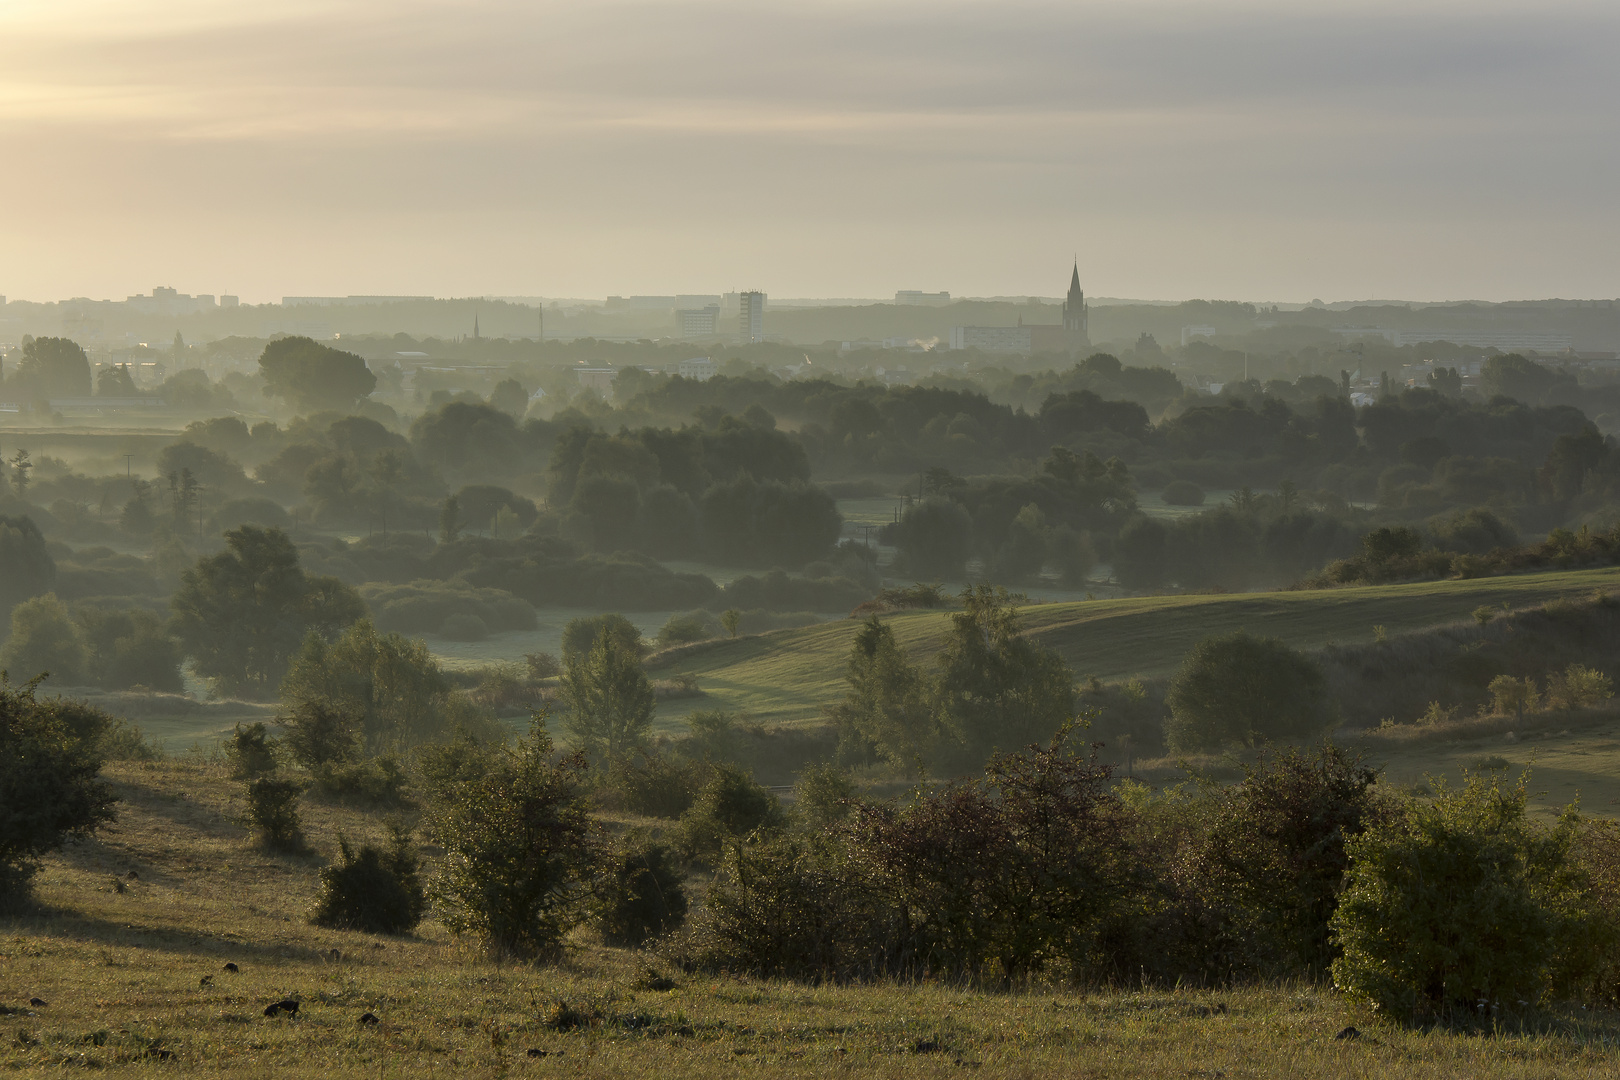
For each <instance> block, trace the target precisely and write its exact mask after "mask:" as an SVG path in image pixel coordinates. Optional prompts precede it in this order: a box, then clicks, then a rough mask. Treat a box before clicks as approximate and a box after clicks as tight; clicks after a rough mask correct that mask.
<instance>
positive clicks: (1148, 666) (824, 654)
mask: <svg viewBox="0 0 1620 1080" xmlns="http://www.w3.org/2000/svg"><path fill="white" fill-rule="evenodd" d="M1616 586H1620V568H1613V567H1607V568H1603V569H1598V570H1572V571H1563V572H1553V573H1541V574H1521V575H1514V576H1509V577H1494V578H1478V579H1473V580H1469V581H1435V582H1418V583H1413V584H1406V585H1375V586H1367V587H1363V588H1354V589H1331V590H1319V591H1318V590H1313V591H1300V592H1268V593H1236V594H1220V595H1207V596H1151V597H1132V598H1127V599H1119V600H1091V601H1079V602H1072V603H1052V604H1032V605H1030V606H1029V607H1026V608H1025V609H1024V610H1023V621H1024V626H1025V628H1026V630H1027V631H1028V632H1029V634H1030V635H1031V636H1032V637H1033V638H1035V639H1036V640H1037V641H1039V642H1040V643H1041V644H1043V645H1046V646H1048V647H1050V648H1053V649H1056V650H1057V651H1058V652H1059V653H1060V654H1061V655H1062V656H1063V658H1064V660H1065V661H1067V662H1068V664H1069V666H1070V668H1071V669H1072V670H1073V671H1074V673H1075V675H1076V676H1077V677H1080V678H1084V677H1085V676H1088V675H1096V676H1098V677H1099V678H1101V679H1103V680H1104V681H1113V680H1119V679H1127V678H1131V677H1133V676H1146V677H1155V676H1165V675H1169V674H1171V673H1172V672H1173V671H1174V670H1175V669H1176V667H1177V665H1179V664H1180V663H1181V660H1182V657H1183V656H1185V655H1186V653H1187V650H1189V649H1191V648H1192V647H1193V646H1194V645H1195V644H1197V643H1198V641H1199V640H1201V639H1202V638H1205V637H1208V636H1209V635H1211V634H1223V633H1229V632H1231V631H1233V630H1246V631H1248V632H1250V633H1254V634H1263V635H1266V636H1270V637H1277V638H1281V639H1283V640H1284V641H1286V642H1288V643H1289V644H1291V645H1293V646H1294V647H1295V648H1300V649H1312V648H1319V647H1321V646H1323V645H1327V644H1329V643H1333V642H1337V643H1341V644H1349V643H1353V642H1364V641H1371V640H1373V637H1374V630H1373V628H1374V627H1375V626H1383V627H1384V628H1385V629H1386V630H1387V632H1388V633H1389V634H1391V635H1395V634H1401V633H1407V632H1410V631H1415V630H1421V629H1424V628H1427V627H1432V626H1440V625H1444V624H1446V623H1451V622H1456V621H1458V620H1463V619H1467V618H1469V614H1470V612H1472V611H1473V610H1474V609H1475V608H1478V607H1480V606H1491V607H1498V606H1500V605H1502V604H1507V605H1509V606H1510V607H1515V608H1517V607H1525V606H1529V605H1532V604H1541V603H1545V602H1546V601H1548V600H1552V599H1554V598H1556V597H1560V596H1572V595H1581V594H1585V593H1589V592H1591V591H1592V590H1594V589H1599V588H1614V587H1616ZM888 618H889V619H890V621H891V623H892V625H893V626H894V629H895V634H896V636H897V637H898V638H899V639H900V641H901V642H902V643H903V644H904V645H905V646H906V648H907V649H909V650H910V651H911V654H912V656H913V658H915V659H919V660H923V661H928V660H931V659H932V658H933V657H934V656H935V655H937V653H938V652H939V650H940V648H941V646H942V645H943V643H944V640H945V635H946V632H947V630H948V628H949V626H950V623H949V619H950V614H949V613H948V612H938V611H917V612H902V613H898V614H895V615H892V616H888ZM859 626H860V624H859V622H858V621H856V620H854V619H842V620H838V621H836V622H829V623H823V624H821V625H818V626H811V627H805V628H802V629H797V630H781V631H775V632H772V633H768V634H761V635H758V636H756V637H749V638H741V639H738V640H735V641H717V642H712V643H708V644H705V645H702V646H698V647H695V648H693V649H692V650H690V651H688V652H686V653H683V654H680V655H678V656H676V657H674V658H672V660H671V662H670V663H669V664H668V665H667V666H662V667H660V668H659V669H658V675H659V677H667V676H669V675H680V674H689V675H692V676H694V677H695V678H696V679H697V680H698V684H699V685H700V686H701V687H702V688H703V689H704V690H705V691H706V692H707V693H708V698H707V699H697V700H695V701H693V702H672V703H671V705H674V706H676V707H675V708H665V709H661V710H660V716H659V719H660V721H661V723H662V724H663V725H665V726H668V727H671V729H673V728H674V727H678V724H672V721H677V720H679V718H680V717H681V716H683V715H684V714H685V712H688V711H690V709H691V708H694V707H697V708H716V707H720V708H726V709H733V710H738V711H742V712H747V713H749V714H751V715H752V716H753V717H754V718H756V719H758V720H760V721H763V722H766V723H789V724H791V723H804V722H809V721H815V720H817V719H819V718H820V717H821V715H822V710H823V709H824V708H825V707H826V706H827V705H828V704H830V703H832V702H833V701H836V700H837V699H838V698H839V697H840V696H842V694H843V692H844V683H843V677H844V666H845V661H846V659H847V657H848V655H849V647H850V641H851V640H852V639H853V637H854V636H855V633H856V631H857V630H858V629H859Z"/></svg>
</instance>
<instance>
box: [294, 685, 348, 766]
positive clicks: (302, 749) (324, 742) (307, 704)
mask: <svg viewBox="0 0 1620 1080" xmlns="http://www.w3.org/2000/svg"><path fill="white" fill-rule="evenodd" d="M281 723H282V728H283V731H284V734H283V735H282V738H281V742H282V745H284V746H286V747H287V751H288V753H290V754H291V755H292V759H293V760H294V761H296V762H297V763H298V764H300V765H302V766H303V767H304V768H306V769H318V768H320V767H321V766H323V765H334V764H339V763H342V762H348V761H353V760H354V759H355V758H356V757H357V756H358V755H359V753H360V718H359V717H358V716H357V715H355V713H353V712H352V711H350V710H348V709H344V708H342V707H340V706H337V705H332V704H328V703H327V702H324V701H314V700H311V701H300V702H299V703H298V704H297V705H294V706H293V709H292V712H291V713H289V714H288V715H286V716H284V717H283V718H282V720H281Z"/></svg>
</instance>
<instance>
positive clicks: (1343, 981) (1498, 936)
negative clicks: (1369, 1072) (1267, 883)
mask: <svg viewBox="0 0 1620 1080" xmlns="http://www.w3.org/2000/svg"><path fill="white" fill-rule="evenodd" d="M1436 783H1438V782H1436ZM1527 799H1528V794H1527V789H1526V787H1525V778H1523V777H1521V778H1520V781H1519V784H1518V786H1517V787H1515V788H1512V789H1510V790H1503V789H1502V787H1501V786H1500V783H1499V782H1498V781H1496V780H1492V781H1490V782H1488V783H1487V782H1486V781H1485V780H1483V779H1481V778H1480V777H1478V776H1470V777H1469V778H1468V779H1467V781H1466V783H1465V784H1464V785H1463V786H1462V787H1461V788H1459V789H1447V788H1445V787H1444V786H1443V784H1442V785H1441V786H1440V787H1439V793H1438V795H1437V797H1436V798H1435V799H1433V801H1430V802H1413V803H1411V804H1409V805H1408V807H1407V809H1406V813H1405V814H1404V815H1402V816H1401V817H1399V818H1398V819H1396V820H1394V821H1391V822H1389V823H1387V824H1382V825H1378V826H1375V827H1374V828H1372V829H1369V830H1368V831H1367V832H1366V833H1364V834H1362V835H1361V836H1359V837H1356V838H1353V839H1352V840H1350V842H1349V844H1348V845H1347V847H1348V851H1349V854H1350V870H1349V876H1348V879H1347V883H1346V887H1345V891H1344V894H1343V896H1342V897H1341V899H1340V901H1339V906H1338V910H1337V911H1336V912H1335V913H1334V916H1333V920H1332V922H1333V930H1334V933H1335V934H1336V936H1337V940H1338V943H1339V946H1340V948H1341V949H1342V950H1343V954H1342V955H1341V956H1340V957H1339V958H1338V959H1337V960H1335V961H1334V963H1333V982H1334V985H1335V986H1337V987H1338V988H1339V989H1340V990H1342V991H1344V992H1345V993H1346V994H1348V995H1349V996H1350V997H1351V998H1352V999H1355V1000H1359V1001H1366V1002H1369V1003H1371V1004H1372V1005H1373V1006H1374V1007H1375V1008H1377V1009H1379V1010H1381V1011H1385V1012H1388V1013H1390V1014H1392V1015H1395V1016H1399V1017H1403V1018H1409V1017H1414V1016H1421V1015H1425V1014H1433V1013H1443V1012H1446V1011H1448V1010H1450V1009H1459V1010H1462V1011H1466V1012H1474V1011H1476V1010H1477V1009H1478V1008H1479V1006H1480V1004H1481V1003H1485V1004H1487V1005H1489V1006H1492V1007H1495V1006H1497V1005H1503V1006H1507V1007H1509V1008H1511V1007H1512V1006H1513V1004H1514V1003H1515V1002H1519V1001H1528V1002H1536V1001H1540V1000H1542V999H1543V998H1544V997H1546V996H1547V995H1548V994H1549V993H1550V992H1552V991H1553V990H1555V989H1557V988H1559V987H1560V986H1561V985H1567V984H1569V983H1570V982H1571V981H1572V980H1574V979H1576V978H1578V977H1579V976H1580V975H1581V973H1582V972H1583V970H1585V969H1587V968H1589V966H1590V964H1591V963H1592V962H1593V960H1594V959H1595V958H1596V957H1598V956H1600V955H1602V954H1604V953H1606V952H1607V946H1608V945H1610V944H1612V942H1611V941H1609V940H1607V937H1608V935H1607V933H1606V931H1605V928H1604V927H1603V926H1601V925H1600V924H1599V923H1598V922H1597V920H1595V919H1593V918H1592V917H1590V916H1589V915H1588V914H1587V912H1586V910H1585V908H1586V882H1585V877H1584V875H1583V873H1582V872H1581V870H1580V868H1579V867H1578V866H1577V865H1576V862H1575V860H1574V858H1573V857H1572V849H1573V846H1574V844H1575V841H1576V837H1577V829H1578V820H1577V818H1576V815H1575V814H1574V812H1573V810H1570V811H1566V812H1565V813H1564V814H1563V816H1561V817H1560V818H1559V820H1558V823H1557V824H1556V825H1555V826H1553V827H1551V828H1546V827H1542V826H1539V825H1537V824H1535V823H1534V822H1531V821H1529V820H1528V819H1527V818H1526V816H1525V804H1526V802H1527Z"/></svg>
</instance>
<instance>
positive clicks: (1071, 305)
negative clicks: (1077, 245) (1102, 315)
mask: <svg viewBox="0 0 1620 1080" xmlns="http://www.w3.org/2000/svg"><path fill="white" fill-rule="evenodd" d="M1063 329H1064V331H1065V332H1066V333H1069V334H1073V335H1074V336H1075V338H1076V345H1077V346H1079V347H1081V348H1089V347H1090V345H1091V335H1090V334H1089V333H1088V332H1087V328H1086V294H1085V292H1084V291H1083V290H1082V289H1081V288H1080V260H1079V259H1076V260H1075V262H1074V274H1073V276H1071V277H1070V278H1069V296H1068V298H1067V299H1066V300H1064V301H1063Z"/></svg>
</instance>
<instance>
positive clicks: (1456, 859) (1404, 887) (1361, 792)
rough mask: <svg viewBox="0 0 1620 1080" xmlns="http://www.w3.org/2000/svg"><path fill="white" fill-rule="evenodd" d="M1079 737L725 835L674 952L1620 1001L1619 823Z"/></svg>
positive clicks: (823, 967)
mask: <svg viewBox="0 0 1620 1080" xmlns="http://www.w3.org/2000/svg"><path fill="white" fill-rule="evenodd" d="M1075 734H1076V732H1075V731H1074V729H1072V728H1070V729H1065V730H1064V731H1062V732H1060V733H1059V735H1058V736H1057V737H1055V738H1054V739H1053V740H1052V742H1051V743H1050V744H1048V745H1047V746H1044V747H1030V748H1028V749H1027V750H1026V751H1024V752H1022V753H1018V754H999V755H997V756H996V757H994V758H993V759H992V760H991V761H990V762H989V763H988V765H987V766H986V768H985V772H984V775H983V776H982V777H981V778H978V779H972V780H962V781H958V782H955V783H952V784H948V785H939V786H934V787H927V788H919V789H917V790H916V791H914V792H912V793H911V794H910V795H909V796H907V797H905V798H903V799H901V800H900V801H898V802H895V803H886V804H877V803H871V802H867V801H864V800H862V799H860V798H858V797H853V796H851V795H847V794H846V795H845V796H843V797H841V798H839V799H838V800H836V801H835V803H833V805H835V806H837V808H838V810H839V813H837V814H825V813H824V814H821V815H818V816H817V817H816V818H815V819H814V821H813V823H812V822H811V819H809V818H806V819H805V823H806V826H807V827H801V828H800V829H798V830H792V831H784V832H776V833H755V834H753V835H752V836H751V837H749V838H744V839H738V840H735V841H733V842H731V843H729V844H727V845H726V846H725V848H724V849H723V856H722V858H721V860H720V865H719V870H718V873H717V876H716V878H715V881H714V882H713V884H712V885H711V886H710V889H709V892H708V895H707V898H706V901H705V903H704V906H703V907H702V908H701V909H699V910H698V912H697V913H696V915H695V916H694V918H693V921H692V923H691V924H690V926H689V928H688V930H687V932H686V933H685V934H684V935H683V936H682V937H681V938H680V939H679V940H678V942H677V943H676V945H675V946H674V947H673V948H672V951H671V955H673V956H674V957H676V958H677V959H679V960H680V961H681V962H682V963H684V964H686V965H687V966H688V967H691V968H694V969H701V970H717V971H730V972H734V973H739V974H750V975H755V976H760V977H787V978H796V979H807V980H823V979H832V980H865V979H889V978H900V979H924V978H946V979H961V980H969V981H973V982H977V983H981V984H985V983H988V984H992V985H1000V986H1008V985H1017V984H1021V983H1024V982H1027V981H1029V980H1033V979H1046V980H1056V981H1062V982H1070V983H1079V984H1095V983H1099V982H1108V981H1115V980H1126V981H1130V982H1132V983H1137V982H1142V981H1147V982H1151V983H1159V984H1172V983H1175V984H1182V985H1187V984H1191V985H1225V984H1230V983H1233V982H1243V981H1252V980H1267V979H1277V978H1310V979H1315V978H1321V977H1323V976H1325V975H1327V974H1328V973H1329V972H1331V974H1332V977H1333V978H1334V980H1335V982H1336V984H1337V985H1338V986H1339V987H1340V988H1341V989H1343V990H1345V991H1346V992H1347V993H1350V994H1351V995H1353V996H1355V997H1359V998H1362V999H1365V1000H1368V1001H1371V1002H1373V1003H1374V1004H1376V1005H1377V1006H1378V1007H1379V1008H1381V1009H1386V1010H1389V1011H1391V1012H1393V1013H1396V1014H1397V1015H1399V1016H1401V1017H1403V1018H1412V1017H1420V1016H1424V1015H1429V1016H1432V1015H1435V1014H1449V1015H1452V1016H1464V1017H1469V1016H1471V1017H1478V1016H1479V1015H1480V1013H1481V1011H1482V1010H1483V1011H1484V1012H1485V1014H1486V1016H1487V1017H1488V1018H1496V1017H1498V1016H1500V1015H1503V1014H1504V1013H1511V1012H1515V1011H1519V1010H1522V1009H1524V1008H1525V1007H1526V1006H1529V1005H1532V1004H1538V1003H1543V1002H1545V1001H1546V1000H1547V999H1548V998H1550V997H1554V996H1559V995H1563V996H1574V997H1579V998H1584V999H1586V1000H1603V999H1605V998H1606V996H1607V995H1608V994H1609V993H1611V992H1612V987H1613V972H1614V971H1615V970H1616V961H1617V959H1620V936H1617V931H1620V921H1617V920H1620V893H1617V891H1616V889H1615V886H1614V882H1615V881H1616V880H1620V876H1617V875H1616V872H1615V870H1614V866H1615V865H1616V864H1615V861H1614V859H1613V857H1612V855H1613V851H1614V850H1616V845H1615V843H1614V841H1613V836H1612V835H1611V833H1610V832H1606V831H1604V830H1603V829H1601V828H1593V827H1589V826H1583V825H1581V824H1580V822H1579V820H1578V818H1577V817H1576V816H1575V815H1574V813H1573V811H1570V812H1567V813H1566V814H1565V816H1564V817H1563V818H1562V819H1561V820H1560V822H1559V823H1558V824H1557V825H1555V826H1553V827H1542V826H1538V825H1536V824H1534V823H1532V822H1530V821H1528V820H1527V819H1526V818H1525V815H1524V800H1525V794H1524V787H1523V784H1522V782H1521V784H1520V786H1519V788H1518V789H1517V790H1516V791H1512V792H1506V793H1504V792H1503V791H1501V790H1500V788H1499V787H1495V786H1487V785H1485V784H1483V783H1481V782H1479V781H1478V780H1477V779H1475V780H1473V781H1471V782H1470V783H1469V784H1468V785H1467V786H1466V787H1465V789H1464V790H1462V791H1460V792H1455V793H1453V792H1445V791H1442V792H1441V794H1440V796H1439V797H1438V798H1436V799H1434V800H1433V801H1429V800H1412V799H1408V798H1405V797H1402V796H1397V795H1395V794H1393V793H1391V792H1387V791H1383V790H1381V789H1380V787H1379V786H1378V785H1377V783H1376V777H1375V774H1374V773H1373V772H1372V770H1370V769H1368V768H1366V767H1365V766H1364V765H1363V764H1362V763H1361V762H1360V761H1359V760H1357V759H1356V758H1354V757H1352V756H1350V755H1348V754H1346V753H1345V752H1344V751H1342V750H1339V749H1337V748H1335V747H1332V746H1326V747H1324V748H1322V749H1320V750H1318V751H1316V752H1314V753H1301V752H1299V751H1297V750H1291V751H1288V752H1286V753H1284V754H1269V755H1263V756H1262V758H1261V759H1260V760H1259V761H1258V762H1256V763H1255V764H1253V765H1251V766H1249V767H1248V768H1247V770H1246V774H1245V776H1244V778H1243V779H1242V780H1241V781H1240V782H1238V783H1236V784H1233V785H1231V786H1229V787H1222V786H1220V785H1218V784H1215V783H1213V782H1210V781H1207V780H1200V781H1198V782H1192V783H1187V784H1183V785H1180V786H1178V787H1175V788H1171V789H1167V790H1165V791H1159V792H1155V791H1150V790H1148V789H1147V788H1145V787H1144V786H1143V785H1140V784H1136V783H1133V782H1129V781H1127V782H1124V783H1116V782H1115V780H1114V778H1113V776H1112V774H1111V769H1110V768H1109V766H1107V765H1106V764H1104V763H1102V762H1100V761H1098V760H1097V759H1096V757H1095V756H1094V755H1092V756H1087V755H1083V754H1080V753H1077V752H1075V750H1074V749H1073V748H1072V746H1071V740H1072V739H1073V737H1074V735H1075Z"/></svg>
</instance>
